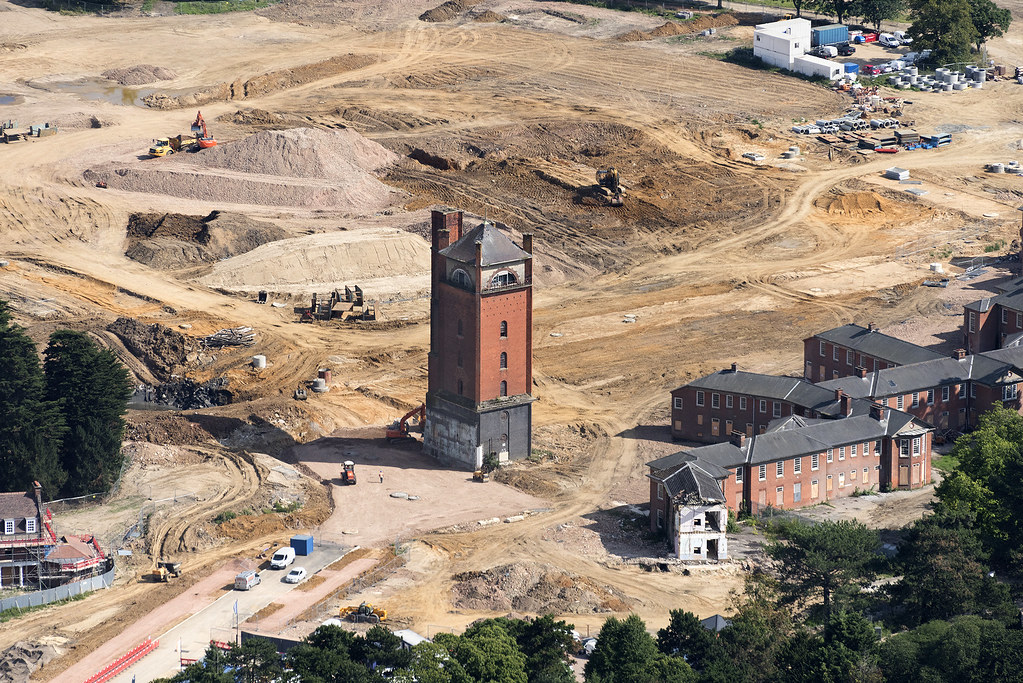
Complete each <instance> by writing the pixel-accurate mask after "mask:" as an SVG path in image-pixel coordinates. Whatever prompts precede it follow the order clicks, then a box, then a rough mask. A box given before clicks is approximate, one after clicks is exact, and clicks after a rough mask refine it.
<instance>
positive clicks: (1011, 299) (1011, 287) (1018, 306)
mask: <svg viewBox="0 0 1023 683" xmlns="http://www.w3.org/2000/svg"><path fill="white" fill-rule="evenodd" d="M998 289H999V291H1000V292H1001V294H999V295H998V296H989V297H984V298H983V299H980V300H979V301H973V302H971V303H968V304H966V306H964V308H965V309H966V310H968V311H977V312H979V313H986V312H987V311H989V310H991V307H992V306H994V305H995V304H998V305H999V306H1005V307H1006V308H1011V309H1012V310H1014V311H1023V279H1021V280H1012V281H1010V282H1007V283H1005V284H1004V285H1002V286H1001V287H999V288H998Z"/></svg>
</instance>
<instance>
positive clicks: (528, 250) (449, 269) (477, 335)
mask: <svg viewBox="0 0 1023 683" xmlns="http://www.w3.org/2000/svg"><path fill="white" fill-rule="evenodd" d="M462 218H463V215H462V212H461V211H452V210H445V211H434V212H433V213H432V242H433V244H432V289H431V299H430V353H429V360H428V362H429V388H428V391H427V394H426V428H425V430H424V433H423V443H424V447H425V448H426V451H427V452H428V453H431V454H433V455H434V456H435V457H437V458H439V459H442V460H446V461H452V462H457V463H460V464H463V465H467V466H469V467H479V466H480V464H481V463H482V460H483V458H484V457H486V456H487V455H488V454H491V453H492V454H494V455H495V456H497V457H498V458H499V459H500V460H509V459H510V460H517V459H520V458H524V457H526V456H528V455H529V453H530V451H531V446H532V402H533V397H532V396H531V395H530V391H531V390H532V380H533V367H532V364H533V331H532V330H533V289H532V281H533V261H532V235H529V234H526V235H524V237H523V244H522V247H521V248H520V247H519V246H517V245H516V244H515V243H514V242H512V241H511V240H510V239H509V238H508V237H507V236H505V235H504V234H503V233H502V232H501V231H500V230H498V229H497V227H496V226H495V225H494V224H493V223H489V222H484V223H481V224H480V225H478V226H476V227H474V228H472V229H471V230H469V231H468V232H464V233H463V229H462Z"/></svg>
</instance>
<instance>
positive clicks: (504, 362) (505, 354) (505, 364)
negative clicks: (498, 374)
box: [501, 351, 508, 370]
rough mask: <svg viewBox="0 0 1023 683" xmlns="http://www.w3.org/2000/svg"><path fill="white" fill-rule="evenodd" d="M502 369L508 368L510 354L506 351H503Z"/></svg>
mask: <svg viewBox="0 0 1023 683" xmlns="http://www.w3.org/2000/svg"><path fill="white" fill-rule="evenodd" d="M501 369H502V370H507V369H508V354H507V353H505V352H504V351H502V352H501Z"/></svg>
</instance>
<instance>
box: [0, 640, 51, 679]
mask: <svg viewBox="0 0 1023 683" xmlns="http://www.w3.org/2000/svg"><path fill="white" fill-rule="evenodd" d="M58 654H63V653H60V652H58V651H57V648H55V647H54V646H53V645H43V644H39V643H27V642H24V641H19V642H17V643H15V644H14V645H12V646H11V647H9V648H7V649H6V650H4V651H3V652H2V653H0V683H28V680H29V678H30V677H31V675H32V672H34V671H35V670H36V669H38V668H39V667H41V666H44V665H45V664H47V663H48V662H49V661H50V660H51V659H53V658H54V657H56V656H57V655H58Z"/></svg>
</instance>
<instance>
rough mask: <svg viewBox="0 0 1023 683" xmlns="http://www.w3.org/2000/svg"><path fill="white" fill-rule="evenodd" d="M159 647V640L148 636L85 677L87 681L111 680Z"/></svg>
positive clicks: (94, 682)
mask: <svg viewBox="0 0 1023 683" xmlns="http://www.w3.org/2000/svg"><path fill="white" fill-rule="evenodd" d="M158 647H160V641H159V640H153V639H152V638H149V637H147V638H146V639H145V640H143V641H142V643H140V644H139V645H136V646H135V647H133V648H132V649H131V650H128V652H126V653H125V654H123V655H121V656H120V657H118V658H117V659H115V660H114V661H113V662H111V663H110V664H107V665H106V666H105V667H103V668H102V669H100V670H99V671H97V672H96V673H95V674H94V675H93V676H90V677H89V678H87V679H85V683H104V681H109V680H110V679H111V678H113V677H114V676H116V675H117V674H119V673H121V672H122V671H124V670H125V669H127V668H128V667H129V666H131V665H132V664H134V663H135V662H137V661H139V660H140V659H142V658H143V657H145V656H146V655H148V654H149V653H150V652H152V651H153V650H155V649H156V648H158Z"/></svg>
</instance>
